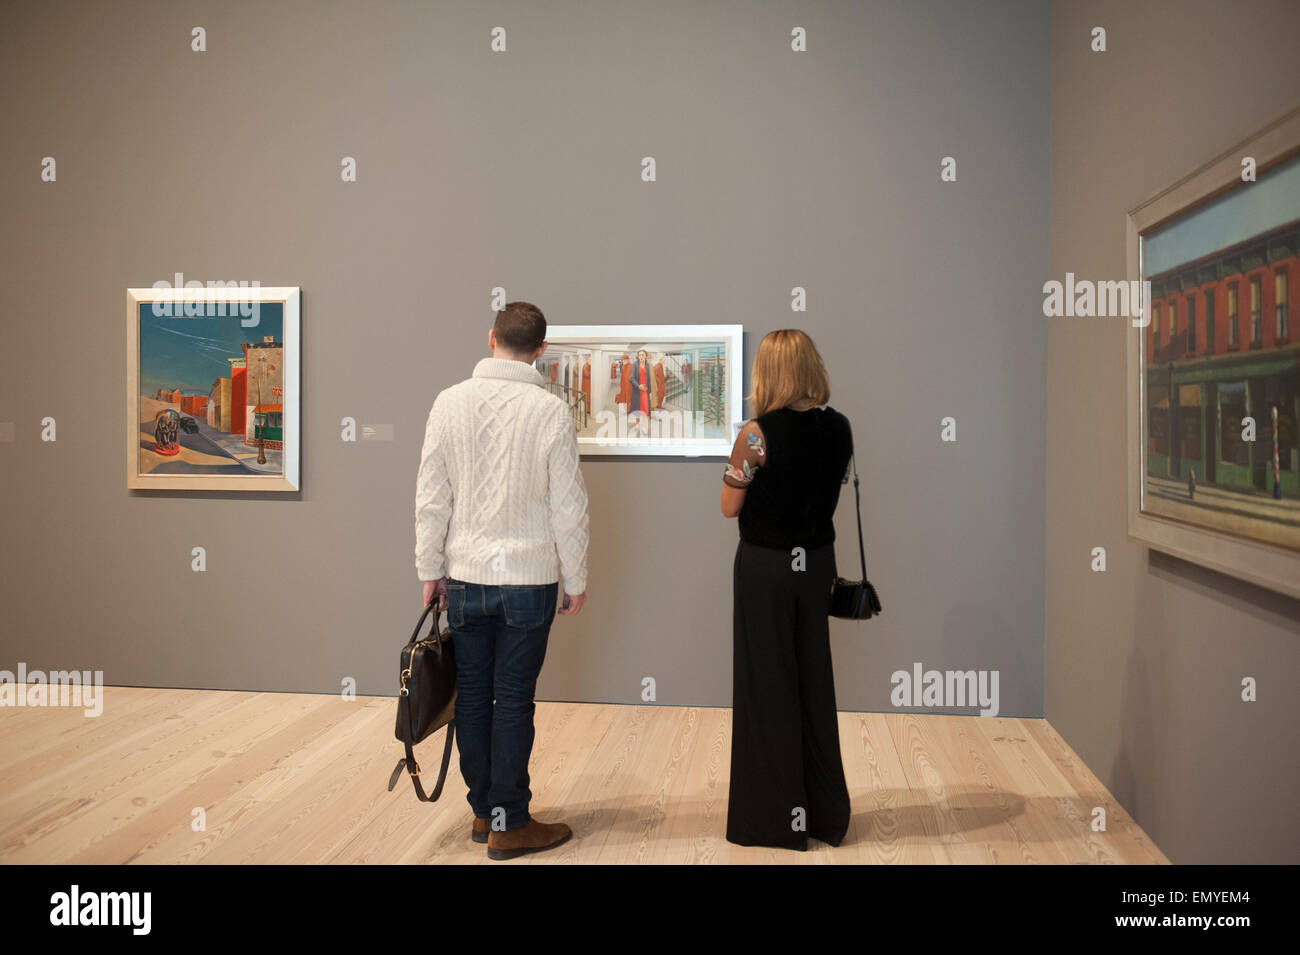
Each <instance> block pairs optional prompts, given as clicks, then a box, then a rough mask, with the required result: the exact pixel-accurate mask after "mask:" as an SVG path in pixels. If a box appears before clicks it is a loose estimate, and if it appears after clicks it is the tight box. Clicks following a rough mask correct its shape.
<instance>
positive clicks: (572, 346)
mask: <svg viewBox="0 0 1300 955" xmlns="http://www.w3.org/2000/svg"><path fill="white" fill-rule="evenodd" d="M546 341H547V343H548V347H547V350H546V352H545V353H544V354H543V355H542V357H541V358H540V359H539V360H538V362H537V364H536V365H535V367H539V368H542V369H545V368H547V367H548V362H549V361H553V360H555V359H556V358H557V355H560V354H563V353H565V352H570V353H572V354H574V355H575V356H576V355H577V354H579V353H580V349H581V347H582V346H586V347H587V348H588V350H594V351H596V352H598V353H600V354H604V352H605V350H604V349H600V348H599V347H598V346H610V348H609V349H608V350H610V351H618V352H619V354H620V355H621V354H622V349H623V347H631V348H634V349H635V348H636V347H638V346H642V345H644V346H648V347H647V348H646V350H647V351H648V352H652V353H664V352H665V351H674V352H677V353H679V354H680V353H682V352H685V353H688V354H689V353H690V352H691V351H692V349H697V350H698V349H701V348H708V349H709V350H710V353H711V354H712V351H713V349H714V348H715V347H718V348H719V349H720V350H719V351H718V352H717V354H719V355H720V356H721V357H722V363H721V365H720V366H719V367H720V368H721V371H720V372H719V373H718V374H719V375H720V377H721V378H722V379H724V380H722V381H721V382H720V383H719V391H718V393H717V394H716V395H715V394H714V393H713V391H712V390H710V392H709V395H708V396H707V397H708V399H709V400H710V401H716V400H719V399H720V400H721V402H722V411H721V418H720V420H717V419H715V417H714V416H713V414H712V411H711V409H710V411H709V412H708V417H707V419H706V418H705V417H703V416H702V413H701V412H700V411H699V410H697V409H695V408H693V407H692V408H690V409H689V410H688V409H686V408H680V409H673V408H668V407H665V408H662V409H660V410H661V411H663V412H665V414H663V415H660V416H656V415H655V414H653V413H652V415H651V417H650V420H649V427H650V428H651V433H650V434H649V435H648V436H639V435H638V434H637V433H636V432H635V429H634V427H629V426H628V425H627V424H626V422H621V421H620V420H619V414H618V412H617V411H615V412H613V415H614V417H613V419H611V418H609V417H608V416H607V415H608V414H609V413H610V412H609V408H608V407H605V406H604V404H603V401H602V403H601V404H600V405H599V406H597V407H593V408H592V409H591V410H590V411H589V412H588V413H589V414H590V415H591V416H592V419H594V420H592V421H591V423H590V426H589V427H586V428H583V427H581V426H580V427H579V436H578V451H579V453H580V454H582V455H584V456H587V455H639V456H654V457H665V456H666V457H684V458H726V457H729V456H730V454H731V447H732V443H733V442H734V441H735V437H736V434H737V432H738V431H739V429H740V427H741V425H742V424H743V423H744V418H743V414H742V402H743V395H742V381H743V375H744V367H743V362H744V327H743V326H741V325H551V326H549V327H548V328H547V333H546ZM656 346H659V347H656ZM666 357H667V355H665V358H666ZM610 371H611V369H610V368H609V367H608V366H606V365H602V366H601V367H600V368H599V369H597V370H596V371H595V372H593V382H594V384H597V385H602V384H606V382H605V381H604V380H603V379H602V380H600V381H597V380H596V376H597V375H600V376H605V375H608V374H609V373H610ZM698 373H699V369H698V368H697V367H695V366H694V365H692V368H691V374H692V377H694V376H695V375H698ZM543 379H544V382H545V383H549V382H550V379H549V377H548V376H547V375H546V374H545V373H544V374H543ZM677 385H678V387H679V388H680V387H682V379H681V378H680V376H679V378H678V381H677ZM608 386H609V387H612V386H613V385H612V382H609V383H608ZM696 387H697V388H699V387H701V386H700V385H699V383H698V381H697V382H696ZM670 388H671V385H670ZM558 390H559V392H560V393H562V394H565V393H566V392H564V389H563V388H560V389H558ZM605 397H606V398H608V395H605ZM696 397H698V395H693V396H692V399H691V403H692V404H694V401H695V399H696ZM579 400H580V399H579ZM665 404H667V401H665ZM615 407H618V406H617V404H616V405H615ZM674 414H675V416H674ZM599 415H606V417H603V418H601V417H597V416H599ZM656 420H658V425H656ZM643 423H644V422H643ZM593 428H594V429H595V430H596V431H597V434H595V435H592V434H589V433H584V431H588V432H589V431H591V430H592V429H593ZM719 429H720V430H719ZM706 432H707V433H706ZM714 432H717V433H714Z"/></svg>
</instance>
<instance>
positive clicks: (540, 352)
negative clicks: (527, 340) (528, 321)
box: [533, 342, 550, 361]
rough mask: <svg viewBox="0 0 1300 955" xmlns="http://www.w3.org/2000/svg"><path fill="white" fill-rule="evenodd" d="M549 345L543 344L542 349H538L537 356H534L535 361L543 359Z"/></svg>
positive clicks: (547, 343)
mask: <svg viewBox="0 0 1300 955" xmlns="http://www.w3.org/2000/svg"><path fill="white" fill-rule="evenodd" d="M549 344H550V342H542V344H541V347H540V348H538V349H537V354H536V355H534V356H533V361H537V359H539V358H541V357H542V352H544V351H546V346H547V345H549Z"/></svg>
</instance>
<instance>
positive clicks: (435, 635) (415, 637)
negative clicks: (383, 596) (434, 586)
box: [406, 594, 450, 653]
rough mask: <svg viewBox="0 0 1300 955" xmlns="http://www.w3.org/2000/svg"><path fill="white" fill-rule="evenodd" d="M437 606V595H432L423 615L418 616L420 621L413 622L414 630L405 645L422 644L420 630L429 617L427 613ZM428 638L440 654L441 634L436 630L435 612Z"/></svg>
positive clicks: (436, 615)
mask: <svg viewBox="0 0 1300 955" xmlns="http://www.w3.org/2000/svg"><path fill="white" fill-rule="evenodd" d="M437 606H438V595H437V594H434V595H433V599H432V600H430V601H429V603H428V605H427V606H425V608H424V613H422V614H420V619H419V620H417V621H416V622H415V629H414V630H412V631H411V639H410V640H408V641H407V642H406V645H407V646H408V647H409V646H410V645H411V644H413V643H420V642H422V641H421V640H420V628H421V627H423V626H424V620H425V618H426V617H428V616H429V611H430V610H434V608H436V607H437ZM449 609H450V607H449ZM408 619H409V618H408ZM430 636H431V637H432V639H433V646H434V648H435V649H436V650H437V651H438V652H439V653H442V632H441V631H440V630H439V629H438V612H435V613H434V615H433V627H432V628H431V630H430ZM426 639H427V638H426Z"/></svg>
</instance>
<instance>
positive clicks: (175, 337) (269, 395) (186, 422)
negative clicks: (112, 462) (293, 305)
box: [138, 302, 285, 477]
mask: <svg viewBox="0 0 1300 955" xmlns="http://www.w3.org/2000/svg"><path fill="white" fill-rule="evenodd" d="M283 308H284V306H283V305H282V304H281V303H279V302H263V303H260V308H259V312H260V314H259V315H258V316H257V320H256V322H255V323H251V322H250V320H249V319H247V318H242V317H241V316H240V315H239V314H237V313H236V314H232V315H224V316H214V317H208V316H205V315H200V316H187V315H186V314H184V308H183V306H182V305H181V304H180V303H140V304H139V306H138V315H139V402H140V412H139V419H138V420H139V474H140V475H161V474H166V475H224V476H235V475H254V476H256V475H262V476H270V477H278V476H280V475H282V474H283V473H284V368H285V354H284V315H283ZM157 312H161V314H156V313H157Z"/></svg>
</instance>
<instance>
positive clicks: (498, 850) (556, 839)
mask: <svg viewBox="0 0 1300 955" xmlns="http://www.w3.org/2000/svg"><path fill="white" fill-rule="evenodd" d="M572 835H573V830H572V829H570V828H569V827H568V826H566V825H565V824H564V823H562V822H554V823H545V822H538V821H537V820H536V819H530V820H529V821H528V825H526V826H524V827H523V828H522V829H510V830H507V831H506V832H489V833H488V858H489V859H498V860H500V859H513V858H515V857H516V856H521V855H526V854H527V853H529V852H542V851H543V850H545V849H554V848H555V847H556V846H558V845H562V844H563V843H565V842H568V841H569V837H570V836H572Z"/></svg>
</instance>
